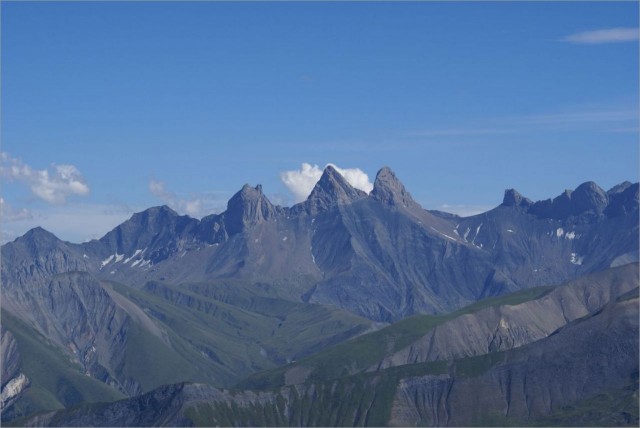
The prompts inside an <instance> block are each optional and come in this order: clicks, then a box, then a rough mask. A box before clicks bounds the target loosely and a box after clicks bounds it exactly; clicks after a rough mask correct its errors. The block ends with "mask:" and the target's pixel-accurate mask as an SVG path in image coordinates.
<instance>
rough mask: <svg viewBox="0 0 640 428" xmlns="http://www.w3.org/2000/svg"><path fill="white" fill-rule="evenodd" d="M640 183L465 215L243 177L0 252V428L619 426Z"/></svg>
mask: <svg viewBox="0 0 640 428" xmlns="http://www.w3.org/2000/svg"><path fill="white" fill-rule="evenodd" d="M638 216H639V210H638V183H635V184H632V183H629V182H624V183H621V184H619V185H617V186H615V187H613V188H612V189H610V190H608V191H605V190H603V189H601V188H600V187H599V186H598V185H597V184H595V183H593V182H587V183H583V184H581V185H579V186H578V187H577V188H576V189H575V190H573V191H571V190H566V191H564V192H563V193H562V194H560V195H559V196H557V197H555V198H553V199H548V200H544V201H538V202H534V201H531V200H529V199H527V198H526V197H524V196H522V195H520V194H519V193H518V192H517V191H515V190H513V189H510V190H507V191H506V192H505V194H504V200H503V203H502V204H501V205H500V206H498V207H496V208H494V209H492V210H490V211H487V212H485V213H482V214H478V215H474V216H470V217H458V216H456V215H452V214H448V213H443V212H439V211H428V210H425V209H423V208H422V207H421V206H420V205H419V204H418V203H416V202H415V201H414V200H413V199H412V197H411V195H410V194H409V192H408V191H407V190H406V189H405V188H404V186H403V185H402V183H401V182H400V181H399V180H398V179H397V178H396V175H395V174H394V173H393V172H392V171H391V170H390V169H389V168H386V167H385V168H382V169H381V170H380V171H379V172H378V174H377V176H376V179H375V183H374V188H373V190H372V191H371V192H370V193H369V194H367V193H365V192H363V191H361V190H358V189H356V188H354V187H352V186H351V185H350V184H349V183H348V182H347V181H346V180H345V179H344V178H343V177H342V176H341V175H340V173H339V172H338V171H337V170H336V169H334V168H333V167H331V166H328V167H327V168H326V169H325V170H324V172H323V175H322V177H321V178H320V180H319V181H318V182H317V184H316V185H315V187H314V189H313V191H312V192H311V194H310V195H309V197H308V198H307V200H306V201H304V202H302V203H299V204H297V205H294V206H292V207H281V206H277V205H273V204H272V203H271V202H270V201H269V200H268V199H267V197H266V196H265V195H264V194H263V192H262V187H261V186H260V185H258V186H256V187H251V186H249V185H245V186H244V187H243V188H242V189H241V190H240V191H239V192H238V193H236V194H235V195H234V196H233V197H232V198H231V199H230V200H229V202H228V205H227V209H226V211H224V212H223V213H221V214H214V215H210V216H207V217H204V218H202V219H200V220H198V219H194V218H191V217H188V216H181V215H178V214H177V213H176V212H175V211H173V210H172V209H170V208H169V207H167V206H162V207H154V208H149V209H147V210H146V211H143V212H140V213H137V214H134V215H133V216H132V217H131V218H130V219H129V220H127V221H126V222H124V223H122V224H121V225H119V226H117V227H116V228H115V229H113V230H112V231H110V232H109V233H107V234H106V235H105V236H104V237H102V238H101V239H98V240H93V241H90V242H86V243H82V244H73V243H69V242H64V241H61V240H60V239H58V238H57V237H56V236H54V235H53V234H51V233H49V232H47V231H46V230H44V229H42V228H35V229H32V230H30V231H29V232H27V233H26V234H25V235H23V236H21V237H19V238H17V239H16V240H15V241H13V242H10V243H7V244H5V245H3V246H2V250H1V251H2V301H1V302H2V328H1V355H2V393H1V394H2V396H1V399H2V424H3V425H7V426H11V425H18V426H148V425H157V426H162V425H168V426H194V425H197V426H272V425H277V426H292V425H293V426H337V425H340V426H343V425H358V426H364V425H369V426H388V425H396V426H415V425H421V426H422V425H425V426H472V425H473V426H476V425H500V426H504V425H517V426H527V425H542V426H549V425H580V426H584V425H597V426H604V425H616V426H620V425H628V426H638V423H639V419H638V359H639V354H638V346H639V343H638V334H639V331H638V324H639V322H638V315H639V314H638V308H639V300H638V285H639V272H638V257H639V255H638V254H639V253H638V249H639V242H638V235H639V228H638V225H639V217H638Z"/></svg>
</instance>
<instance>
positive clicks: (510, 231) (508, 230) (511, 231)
mask: <svg viewBox="0 0 640 428" xmlns="http://www.w3.org/2000/svg"><path fill="white" fill-rule="evenodd" d="M507 232H509V233H515V232H514V231H513V229H507Z"/></svg>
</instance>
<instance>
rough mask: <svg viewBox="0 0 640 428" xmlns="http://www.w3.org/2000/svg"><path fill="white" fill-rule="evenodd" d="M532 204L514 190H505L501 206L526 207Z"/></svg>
mask: <svg viewBox="0 0 640 428" xmlns="http://www.w3.org/2000/svg"><path fill="white" fill-rule="evenodd" d="M531 204H532V202H531V199H529V198H525V197H524V196H522V195H521V194H520V193H519V192H518V191H517V190H516V189H507V190H505V191H504V197H503V198H502V205H504V206H507V207H519V206H525V207H528V206H530V205H531Z"/></svg>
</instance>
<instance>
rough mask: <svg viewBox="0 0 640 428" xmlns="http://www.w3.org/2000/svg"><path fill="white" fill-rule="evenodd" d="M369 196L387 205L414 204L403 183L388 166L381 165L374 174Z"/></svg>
mask: <svg viewBox="0 0 640 428" xmlns="http://www.w3.org/2000/svg"><path fill="white" fill-rule="evenodd" d="M371 198H373V199H374V200H376V201H378V202H380V203H381V204H383V205H388V206H396V205H402V206H405V207H407V206H410V205H413V204H415V201H414V200H413V198H412V197H411V194H410V193H409V192H407V190H406V189H405V188H404V185H403V184H402V183H401V182H400V180H398V178H397V177H396V175H395V174H394V172H393V171H392V170H391V168H389V167H388V166H385V167H383V168H382V169H381V170H380V171H378V173H377V174H376V180H375V182H374V184H373V190H372V191H371Z"/></svg>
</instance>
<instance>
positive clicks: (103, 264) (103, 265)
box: [100, 254, 113, 269]
mask: <svg viewBox="0 0 640 428" xmlns="http://www.w3.org/2000/svg"><path fill="white" fill-rule="evenodd" d="M111 260H113V254H111V255H110V256H109V257H107V258H106V259H104V260H103V261H102V266H100V269H102V268H103V267H105V266H106V265H108V264H109V263H111Z"/></svg>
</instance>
